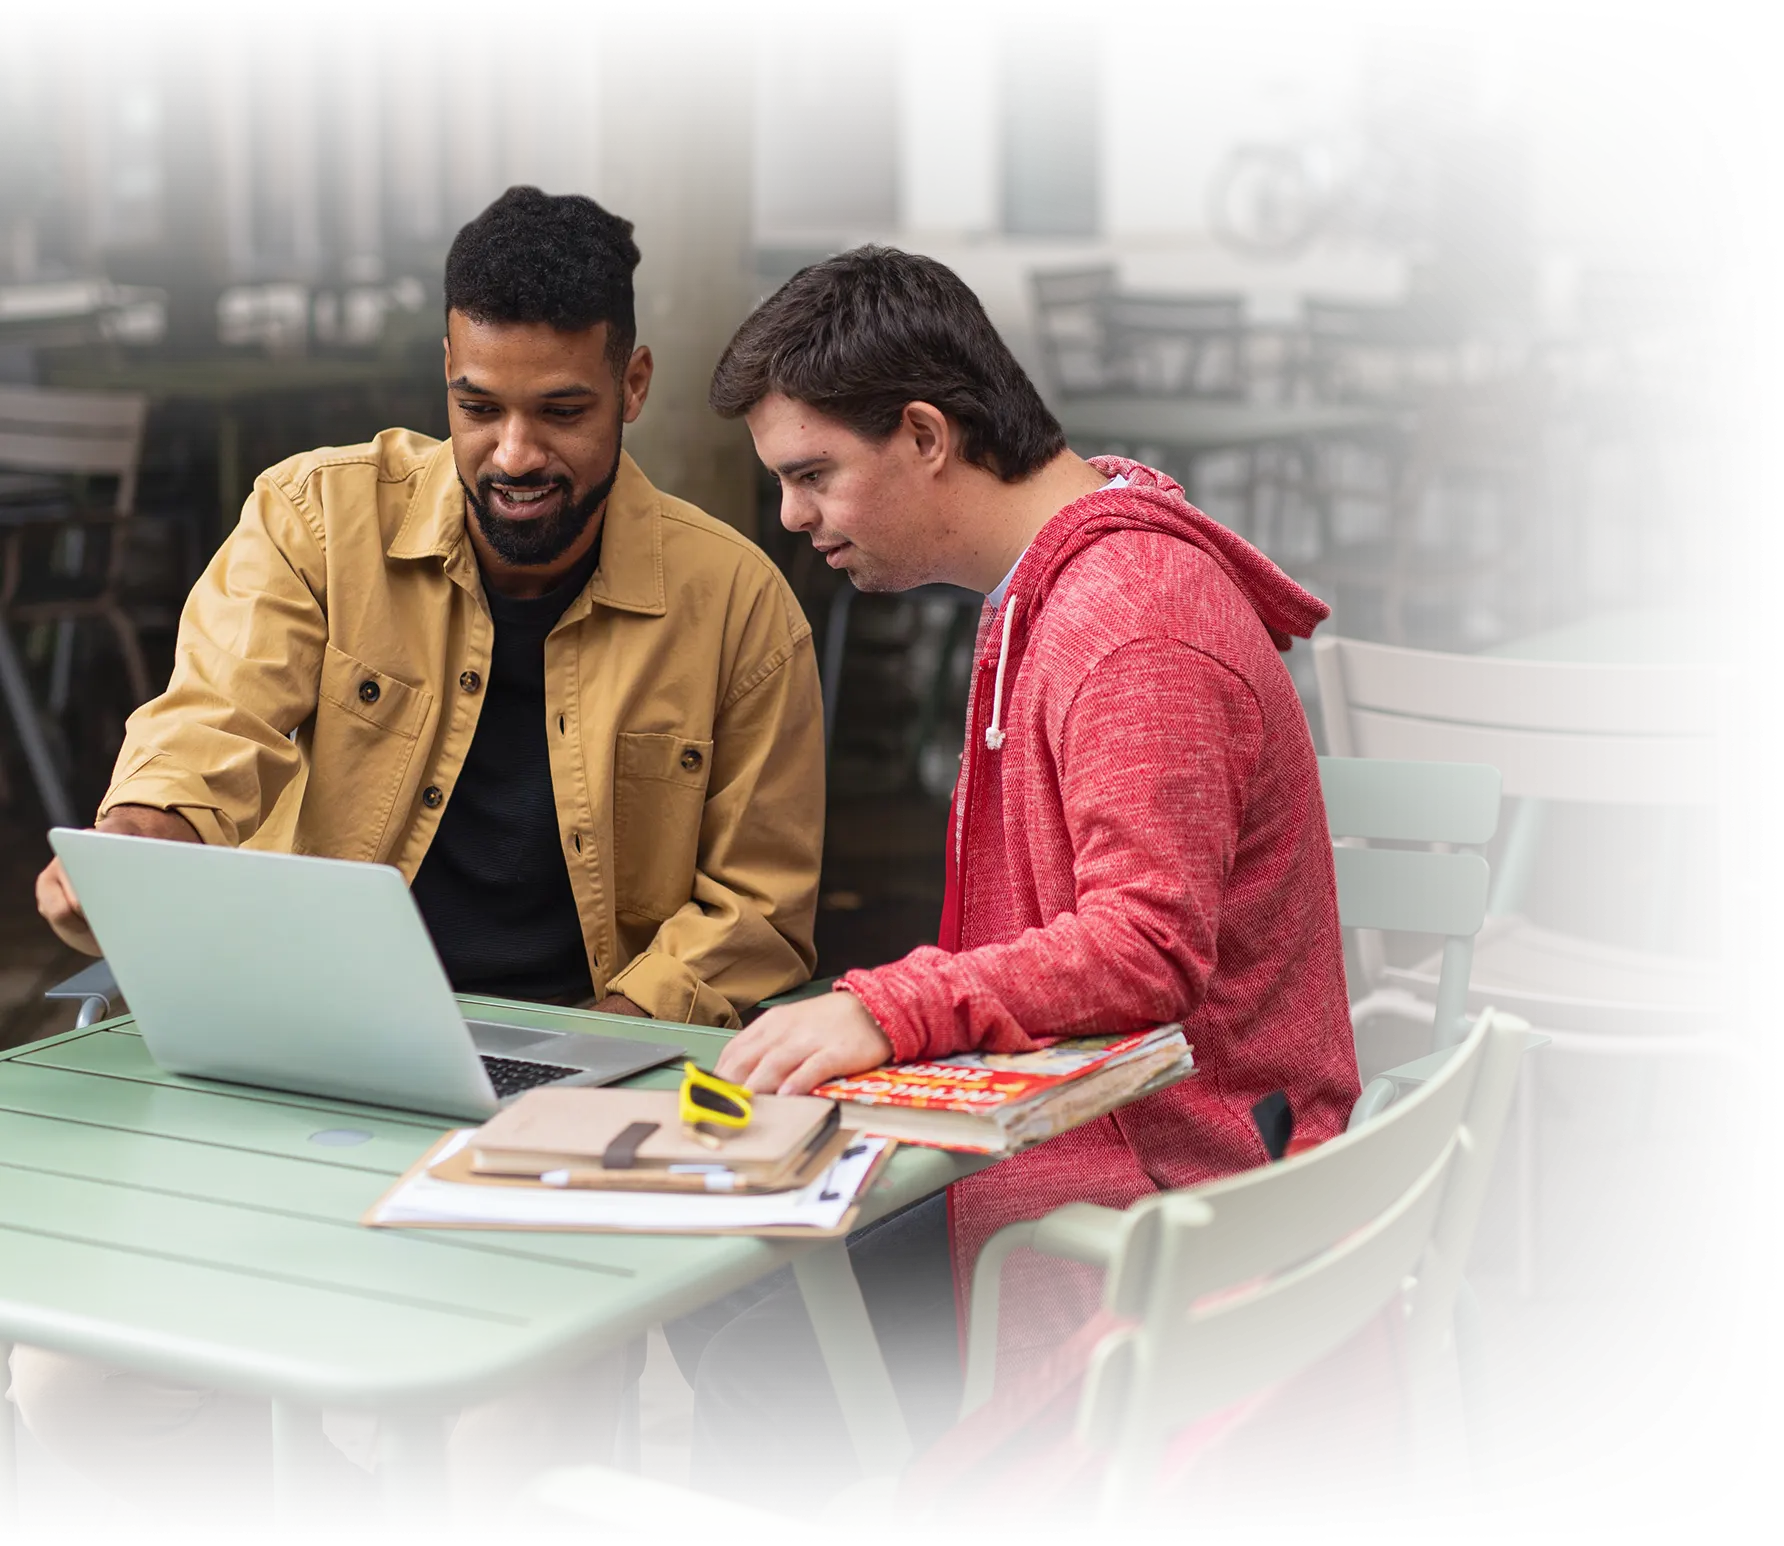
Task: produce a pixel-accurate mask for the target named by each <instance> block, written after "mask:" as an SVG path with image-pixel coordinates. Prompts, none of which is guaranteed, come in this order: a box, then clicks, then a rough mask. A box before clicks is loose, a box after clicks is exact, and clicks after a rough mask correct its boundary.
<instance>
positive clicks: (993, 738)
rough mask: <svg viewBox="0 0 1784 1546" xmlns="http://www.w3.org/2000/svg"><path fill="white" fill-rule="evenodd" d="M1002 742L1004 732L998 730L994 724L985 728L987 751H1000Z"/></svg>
mask: <svg viewBox="0 0 1784 1546" xmlns="http://www.w3.org/2000/svg"><path fill="white" fill-rule="evenodd" d="M1003 743H1004V733H1003V731H1001V730H999V729H998V728H997V726H996V725H992V726H991V727H990V728H989V729H988V730H986V732H985V746H986V749H987V750H988V751H994V752H1000V751H1002V750H1003Z"/></svg>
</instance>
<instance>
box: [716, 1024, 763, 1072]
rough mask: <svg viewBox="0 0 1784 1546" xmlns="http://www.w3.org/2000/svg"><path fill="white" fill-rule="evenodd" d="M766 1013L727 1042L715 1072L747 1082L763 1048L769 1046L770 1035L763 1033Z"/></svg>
mask: <svg viewBox="0 0 1784 1546" xmlns="http://www.w3.org/2000/svg"><path fill="white" fill-rule="evenodd" d="M769 1018H770V1016H769V1015H764V1016H763V1017H762V1019H761V1020H757V1021H756V1022H755V1023H754V1024H752V1025H746V1026H745V1027H744V1028H743V1029H742V1030H741V1031H739V1032H738V1033H737V1034H736V1035H735V1036H733V1037H732V1038H731V1039H730V1041H728V1042H726V1043H725V1050H724V1051H723V1052H721V1053H720V1054H719V1060H718V1062H717V1063H716V1064H714V1065H713V1072H714V1073H716V1074H717V1075H718V1076H719V1078H721V1079H729V1080H730V1081H731V1082H732V1083H733V1084H743V1083H745V1082H746V1081H747V1080H748V1078H749V1075H750V1070H751V1069H753V1068H754V1067H755V1066H756V1064H757V1063H758V1062H759V1061H760V1060H761V1056H762V1052H763V1049H764V1048H766V1047H767V1046H768V1037H767V1036H764V1035H763V1033H762V1024H763V1021H765V1020H767V1019H769Z"/></svg>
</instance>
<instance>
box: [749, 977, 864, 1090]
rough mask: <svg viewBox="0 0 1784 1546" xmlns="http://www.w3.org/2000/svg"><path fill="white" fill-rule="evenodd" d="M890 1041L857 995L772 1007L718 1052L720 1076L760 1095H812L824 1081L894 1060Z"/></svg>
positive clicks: (833, 996) (850, 994) (845, 994)
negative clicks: (763, 1093) (745, 1086)
mask: <svg viewBox="0 0 1784 1546" xmlns="http://www.w3.org/2000/svg"><path fill="white" fill-rule="evenodd" d="M891 1058H892V1043H891V1042H889V1041H888V1040H886V1033H885V1032H884V1031H882V1030H881V1029H880V1028H879V1026H878V1025H877V1024H876V1023H875V1021H874V1018H873V1016H872V1015H870V1014H869V1013H868V1012H867V1008H866V1006H865V1005H864V1004H863V1003H862V1002H861V1000H860V999H858V998H856V997H855V995H854V994H853V993H826V994H824V995H823V996H822V997H821V998H807V999H800V1000H799V1001H798V1002H797V1003H794V1004H783V1005H781V1006H780V1008H778V1009H771V1010H769V1011H768V1013H767V1014H765V1015H763V1016H762V1018H761V1019H759V1020H757V1021H755V1022H753V1023H752V1024H750V1025H747V1026H745V1027H744V1029H743V1030H741V1031H739V1032H738V1033H737V1034H736V1035H735V1036H734V1037H732V1038H731V1043H730V1045H729V1046H727V1047H726V1048H725V1050H724V1051H723V1052H721V1053H720V1054H719V1064H718V1070H717V1072H718V1076H719V1078H721V1079H729V1080H730V1081H731V1082H732V1083H733V1084H744V1085H748V1086H749V1087H750V1089H752V1090H754V1091H756V1092H757V1093H758V1094H760V1093H762V1092H764V1091H772V1092H773V1093H774V1094H776V1095H809V1094H811V1092H812V1091H813V1090H814V1089H815V1088H816V1087H817V1086H818V1085H820V1084H822V1083H823V1082H824V1081H825V1080H826V1079H840V1078H842V1077H843V1076H844V1075H845V1074H858V1073H862V1072H864V1071H865V1070H867V1069H869V1068H878V1067H879V1066H880V1065H881V1064H882V1063H887V1062H890V1061H891Z"/></svg>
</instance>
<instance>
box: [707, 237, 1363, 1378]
mask: <svg viewBox="0 0 1784 1546" xmlns="http://www.w3.org/2000/svg"><path fill="white" fill-rule="evenodd" d="M711 400H712V403H713V406H714V407H715V408H716V409H717V410H718V412H720V413H721V414H723V415H726V416H727V417H738V416H741V417H743V418H745V419H746V420H747V422H748V424H749V428H750V433H751V435H752V436H753V437H754V440H755V444H756V450H757V453H758V454H759V455H760V457H761V459H762V461H763V462H764V463H765V464H766V465H767V466H768V467H769V469H770V470H771V471H772V472H774V474H775V475H776V477H777V478H778V479H779V482H780V486H781V500H782V503H781V520H782V523H783V524H784V525H785V526H787V527H788V528H789V529H790V530H794V531H803V532H806V533H808V534H809V536H810V537H811V540H812V543H813V545H814V547H815V548H816V549H817V550H818V551H819V552H820V553H822V554H824V556H825V558H826V560H827V562H829V563H830V565H831V566H832V567H833V568H840V569H844V570H846V571H847V572H848V574H849V577H850V579H851V580H852V581H853V582H854V583H855V585H856V586H857V587H858V588H860V589H862V590H904V589H908V588H909V587H911V586H914V585H919V584H922V583H925V582H928V581H948V582H950V583H952V584H955V585H959V586H965V587H969V588H971V589H973V590H977V591H981V592H983V593H985V595H986V598H987V602H986V609H985V614H984V617H983V619H982V621H981V625H980V630H979V646H978V650H977V654H976V663H975V669H974V673H973V680H972V688H971V695H970V698H969V701H968V707H967V735H966V747H965V752H964V754H963V756H962V758H961V769H960V776H959V780H958V782H957V784H956V786H955V792H954V810H953V823H952V831H951V836H950V841H949V846H948V887H947V893H946V901H945V903H944V908H943V917H942V929H941V939H940V942H939V944H938V945H936V946H924V947H922V948H919V949H917V950H914V951H912V952H911V953H910V954H909V955H908V956H906V957H905V958H904V959H903V960H901V961H896V962H893V963H892V964H890V965H887V966H882V967H878V968H875V969H873V970H870V971H853V972H850V973H848V974H847V975H846V976H845V977H843V978H842V979H841V981H840V982H839V983H838V984H837V986H838V988H839V989H840V990H841V991H838V992H835V993H832V994H829V995H826V996H824V997H821V998H818V999H813V1000H807V1001H804V1002H801V1003H797V1004H794V1005H790V1006H787V1007H784V1008H780V1009H775V1010H772V1011H770V1012H769V1013H767V1014H765V1015H763V1016H762V1017H761V1018H760V1019H758V1020H757V1021H756V1022H755V1023H754V1024H753V1025H751V1026H749V1027H748V1028H747V1029H745V1030H744V1031H743V1032H741V1033H740V1034H739V1035H738V1036H737V1037H736V1038H735V1039H734V1040H733V1041H732V1042H731V1044H730V1046H729V1047H728V1048H727V1049H726V1051H725V1053H724V1055H723V1056H722V1057H721V1059H720V1061H719V1065H718V1069H719V1072H720V1073H721V1074H722V1075H724V1076H726V1077H728V1078H733V1079H738V1080H741V1081H743V1082H745V1083H747V1084H749V1085H750V1086H751V1087H752V1088H754V1089H757V1090H775V1091H780V1092H783V1093H789V1094H791V1093H802V1092H805V1091H809V1090H810V1089H811V1088H812V1087H813V1086H814V1085H816V1084H818V1083H820V1082H822V1081H823V1080H825V1079H827V1078H832V1077H835V1076H838V1075H842V1074H850V1073H856V1072H859V1071H861V1070H863V1069H867V1068H872V1067H875V1066H877V1065H879V1064H881V1063H884V1062H887V1061H891V1060H899V1061H909V1060H913V1059H924V1058H933V1057H943V1056H946V1055H948V1054H950V1053H955V1052H962V1051H966V1050H969V1049H982V1050H987V1051H997V1052H1018V1051H1026V1050H1029V1049H1031V1048H1034V1047H1037V1046H1042V1045H1045V1044H1046V1043H1047V1042H1048V1041H1050V1040H1052V1039H1055V1038H1058V1037H1062V1036H1071V1035H1081V1034H1086V1033H1090V1032H1113V1031H1128V1030H1133V1029H1136V1028H1139V1027H1143V1026H1152V1025H1156V1024H1160V1023H1162V1022H1167V1021H1173V1020H1180V1021H1182V1022H1183V1025H1184V1027H1185V1030H1186V1031H1187V1033H1188V1037H1189V1040H1190V1042H1191V1044H1192V1045H1193V1046H1194V1048H1195V1055H1196V1063H1197V1065H1198V1070H1199V1071H1198V1073H1197V1074H1196V1075H1195V1076H1194V1077H1193V1078H1191V1079H1189V1080H1187V1081H1185V1082H1184V1083H1182V1084H1179V1085H1177V1086H1176V1087H1174V1088H1172V1089H1170V1090H1167V1091H1164V1092H1162V1093H1160V1094H1157V1095H1153V1096H1151V1097H1149V1098H1147V1099H1145V1100H1142V1101H1138V1102H1136V1103H1134V1104H1132V1105H1130V1106H1128V1107H1126V1108H1125V1109H1123V1110H1122V1111H1120V1112H1117V1113H1116V1114H1114V1115H1112V1116H1108V1117H1104V1118H1102V1119H1100V1120H1098V1121H1095V1122H1092V1123H1089V1124H1087V1125H1086V1126H1083V1127H1080V1128H1077V1129H1075V1130H1074V1131H1072V1132H1069V1133H1067V1134H1064V1135H1063V1136H1061V1137H1059V1138H1055V1139H1053V1140H1052V1141H1051V1142H1049V1143H1046V1144H1043V1145H1041V1146H1040V1147H1038V1148H1036V1149H1034V1150H1031V1151H1029V1152H1028V1153H1025V1154H1023V1155H1020V1156H1018V1157H1017V1158H1015V1159H1012V1160H1009V1161H1006V1162H1005V1163H1003V1164H1000V1165H997V1166H994V1167H993V1168H991V1169H990V1170H987V1171H984V1172H982V1173H980V1174H979V1175H976V1176H973V1177H971V1178H970V1179H968V1180H966V1181H963V1182H961V1183H959V1184H958V1185H956V1186H955V1187H953V1188H952V1189H951V1191H950V1193H949V1199H948V1201H949V1206H948V1217H947V1225H948V1236H947V1238H948V1240H949V1243H950V1246H951V1254H952V1257H953V1264H954V1274H955V1282H956V1286H957V1289H958V1290H959V1291H960V1292H961V1293H964V1291H965V1288H966V1285H967V1282H968V1278H969V1274H970V1270H971V1264H972V1261H973V1259H974V1257H975V1256H976V1255H977V1252H978V1250H979V1248H980V1246H981V1245H982V1244H983V1243H984V1241H985V1239H986V1238H987V1237H988V1236H989V1235H990V1234H991V1233H992V1232H994V1231H995V1230H997V1229H998V1228H1000V1227H1002V1226H1003V1225H1005V1224H1008V1223H1010V1222H1012V1221H1015V1220H1018V1219H1029V1218H1035V1217H1038V1216H1040V1215H1041V1214H1044V1213H1046V1212H1048V1211H1049V1210H1051V1209H1053V1208H1056V1207H1058V1206H1060V1205H1061V1204H1062V1203H1066V1202H1071V1201H1078V1200H1088V1201H1092V1202H1098V1203H1104V1204H1108V1205H1111V1206H1115V1207H1121V1206H1125V1205H1127V1204H1129V1203H1131V1202H1134V1201H1135V1200H1137V1199H1138V1198H1140V1197H1143V1196H1145V1195H1147V1194H1148V1193H1150V1192H1152V1191H1155V1190H1157V1189H1161V1188H1168V1187H1181V1186H1189V1185H1194V1184H1195V1183H1197V1182H1201V1181H1206V1180H1208V1179H1209V1178H1211V1177H1214V1176H1219V1175H1223V1174H1226V1173H1229V1172H1232V1171H1236V1170H1242V1169H1244V1168H1246V1167H1248V1166H1252V1165H1256V1164H1260V1163H1262V1162H1263V1160H1264V1159H1265V1157H1266V1156H1265V1153H1264V1149H1263V1145H1262V1142H1261V1140H1260V1138H1259V1135H1258V1132H1257V1129H1256V1126H1255V1125H1254V1123H1253V1120H1252V1117H1251V1107H1252V1106H1253V1104H1254V1103H1255V1102H1257V1101H1258V1100H1260V1099H1261V1098H1263V1097H1264V1096H1266V1095H1268V1094H1270V1093H1271V1092H1272V1091H1275V1090H1282V1091H1284V1092H1285V1093H1286V1094H1287V1096H1288V1100H1289V1104H1290V1108H1291V1110H1292V1111H1293V1113H1294V1118H1295V1127H1296V1133H1297V1136H1305V1137H1309V1138H1313V1139H1316V1140H1317V1139H1320V1138H1325V1137H1330V1136H1332V1135H1334V1134H1336V1133H1338V1132H1340V1131H1341V1130H1342V1129H1343V1126H1344V1123H1345V1120H1346V1118H1347V1116H1348V1114H1349V1111H1350V1107H1351V1103H1352V1101H1353V1100H1354V1099H1355V1097H1356V1095H1357V1089H1358V1086H1357V1068H1356V1057H1355V1052H1354V1048H1353V1044H1352V1039H1351V1028H1350V1017H1349V1012H1348V1008H1347V1001H1346V996H1345V983H1344V966H1343V950H1342V944H1341V940H1340V934H1339V926H1338V908H1337V896H1336V890H1335V884H1334V880H1333V871H1332V857H1331V842H1330V837H1329V835H1328V831H1327V827H1326V819H1325V810H1324V807H1323V804H1322V802H1321V799H1320V791H1319V774H1318V767H1317V764H1316V762H1315V758H1314V751H1313V745H1312V741H1311V739H1310V737H1309V734H1308V729H1307V722H1306V718H1305V716H1304V714H1303V712H1302V709H1301V705H1300V702H1299V700H1298V698H1297V697H1296V694H1295V690H1294V687H1293V684H1292V682H1291V681H1290V678H1289V674H1288V671H1287V669H1286V668H1285V666H1284V664H1283V662H1282V658H1281V652H1282V651H1283V650H1286V649H1287V648H1288V647H1289V643H1290V639H1291V637H1292V636H1298V637H1302V638H1305V637H1306V636H1307V635H1308V634H1310V633H1311V632H1312V630H1313V628H1314V626H1315V625H1316V624H1317V623H1318V622H1320V621H1321V620H1322V619H1323V618H1324V617H1325V616H1326V615H1327V609H1326V607H1325V606H1324V604H1323V603H1321V602H1320V601H1319V600H1317V599H1316V598H1315V597H1313V596H1311V595H1309V594H1308V593H1307V592H1306V591H1304V590H1303V589H1301V587H1300V586H1298V585H1296V584H1295V583H1294V582H1293V581H1292V580H1290V579H1289V578H1288V576H1287V575H1285V574H1283V573H1282V571H1281V570H1279V569H1278V568H1277V567H1276V566H1275V565H1274V564H1272V563H1271V562H1270V561H1269V560H1268V559H1267V558H1265V557H1264V556H1263V554H1261V553H1259V552H1258V551H1257V550H1256V549H1255V548H1253V547H1251V546H1250V545H1248V544H1247V543H1245V542H1243V541H1241V540H1240V539H1239V538H1238V537H1236V536H1235V535H1233V534H1232V533H1231V532H1229V531H1227V530H1226V529H1225V528H1224V527H1222V526H1220V525H1218V524H1217V523H1215V522H1214V521H1212V520H1210V519H1209V518H1208V517H1207V516H1205V515H1203V514H1202V513H1201V512H1200V511H1199V510H1196V509H1195V508H1194V507H1193V506H1191V505H1190V504H1189V503H1188V501H1187V500H1186V499H1185V498H1184V495H1183V490H1182V489H1181V488H1180V487H1179V486H1178V485H1177V484H1176V483H1175V482H1173V481H1172V480H1171V479H1170V478H1168V477H1166V476H1164V475H1163V474H1161V473H1158V472H1155V471H1153V470H1152V469H1150V468H1147V467H1144V466H1141V465H1140V464H1138V463H1135V462H1129V461H1124V460H1121V459H1118V458H1113V457H1098V458H1095V459H1093V460H1089V461H1086V460H1084V459H1082V458H1080V457H1078V456H1076V455H1074V454H1073V453H1072V452H1071V451H1070V450H1068V449H1067V448H1066V444H1065V437H1064V435H1063V433H1062V432H1061V430H1060V427H1059V424H1058V422H1057V421H1056V420H1055V419H1054V417H1053V415H1052V414H1051V413H1050V412H1048V410H1047V408H1046V406H1045V405H1044V404H1043V403H1042V401H1041V399H1040V396H1039V394H1038V393H1037V392H1036V391H1035V389H1034V386H1033V384H1032V383H1031V382H1030V381H1029V380H1028V378H1027V376H1026V375H1025V374H1024V373H1023V371H1022V369H1021V367H1020V366H1019V365H1018V364H1017V363H1016V361H1015V359H1014V357H1013V356H1012V355H1011V354H1010V353H1009V350H1008V349H1007V348H1006V347H1005V345H1004V344H1003V341H1002V340H1001V339H1000V338H999V337H998V335H997V333H996V331H995V329H993V328H992V326H991V324H990V322H989V320H988V319H987V318H986V316H985V313H984V311H983V309H982V308H981V307H980V305H979V303H978V301H977V300H976V298H975V297H974V296H973V295H972V293H971V291H969V290H968V289H967V288H966V286H965V285H964V284H963V283H962V282H961V281H960V279H959V278H958V277H957V276H956V275H954V274H953V273H952V272H950V271H949V270H948V269H946V268H945V267H943V266H942V265H941V264H939V263H936V262H934V261H932V260H930V259H927V258H922V257H917V256H914V255H911V254H907V253H903V252H898V251H894V250H889V249H885V248H862V249H859V250H857V251H854V252H848V253H844V254H842V255H841V256H839V257H835V258H831V259H829V260H827V261H825V262H823V263H819V264H816V265H814V266H813V267H810V268H807V269H805V270H804V271H802V272H801V273H800V274H798V275H796V276H795V277H794V278H793V279H792V280H790V281H789V282H788V283H787V284H786V285H784V286H783V287H782V288H781V289H780V290H779V291H778V292H777V293H776V294H775V295H773V296H772V297H770V298H769V299H768V300H767V301H766V302H764V303H763V305H762V306H761V307H760V308H758V309H757V311H756V312H755V313H754V315H752V316H751V317H750V318H749V320H748V321H746V322H745V323H744V325H743V327H742V328H741V329H740V330H739V331H738V333H737V336H736V337H735V338H734V339H733V340H732V342H731V344H730V346H729V348H728V349H727V350H726V352H725V354H724V356H723V358H722V359H721V360H720V362H719V365H718V368H717V371H716V372H715V374H714V377H713V384H712V393H711ZM906 1233H907V1235H908V1234H909V1233H910V1232H909V1230H908V1229H907V1230H906ZM1045 1271H1046V1269H1045V1268H1044V1267H1043V1266H1042V1264H1040V1263H1030V1264H1028V1267H1027V1275H1028V1280H1029V1281H1028V1287H1027V1291H1026V1292H1025V1291H1024V1287H1023V1276H1024V1274H1023V1272H1022V1271H1020V1270H1019V1271H1017V1272H1016V1273H1014V1274H1013V1275H1012V1276H1011V1277H1010V1278H1009V1279H1008V1281H1009V1283H1010V1288H1011V1291H1012V1293H1014V1294H1017V1295H1020V1296H1021V1300H1022V1308H1023V1313H1022V1314H1021V1315H1020V1316H1019V1317H1012V1318H1011V1324H1012V1328H1013V1329H1019V1330H1020V1331H1021V1332H1022V1334H1023V1340H1024V1341H1026V1342H1027V1343H1029V1344H1030V1345H1031V1346H1034V1345H1045V1344H1047V1343H1050V1342H1052V1341H1054V1340H1056V1339H1057V1338H1058V1337H1059V1336H1061V1335H1063V1334H1064V1333H1065V1332H1066V1331H1069V1330H1070V1329H1071V1325H1072V1323H1073V1321H1074V1320H1078V1319H1082V1317H1083V1315H1084V1314H1085V1313H1086V1312H1087V1310H1088V1309H1089V1308H1090V1307H1091V1304H1092V1303H1093V1302H1094V1301H1093V1300H1090V1299H1089V1298H1088V1296H1087V1295H1086V1293H1085V1292H1084V1291H1083V1285H1081V1284H1080V1285H1079V1286H1078V1291H1076V1292H1072V1291H1069V1290H1066V1289H1065V1288H1064V1287H1063V1285H1062V1283H1061V1280H1060V1279H1059V1277H1058V1275H1057V1273H1055V1274H1054V1275H1053V1276H1051V1277H1043V1276H1041V1274H1042V1273H1044V1272H1045ZM872 1297H873V1296H872V1294H871V1292H870V1293H869V1299H870V1308H871V1301H872Z"/></svg>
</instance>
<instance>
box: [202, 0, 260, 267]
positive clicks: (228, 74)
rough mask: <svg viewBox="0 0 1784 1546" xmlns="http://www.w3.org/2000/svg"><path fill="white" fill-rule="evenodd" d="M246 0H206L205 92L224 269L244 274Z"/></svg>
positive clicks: (248, 160) (249, 186)
mask: <svg viewBox="0 0 1784 1546" xmlns="http://www.w3.org/2000/svg"><path fill="white" fill-rule="evenodd" d="M248 87H250V82H248V5H246V0H209V4H207V5H205V91H209V93H211V112H212V114H214V121H216V130H218V132H216V136H214V144H216V157H218V198H219V201H221V219H223V255H225V262H227V273H230V275H243V273H246V271H248V267H250V266H252V262H253V128H252V123H253V107H252V102H250V93H248Z"/></svg>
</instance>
